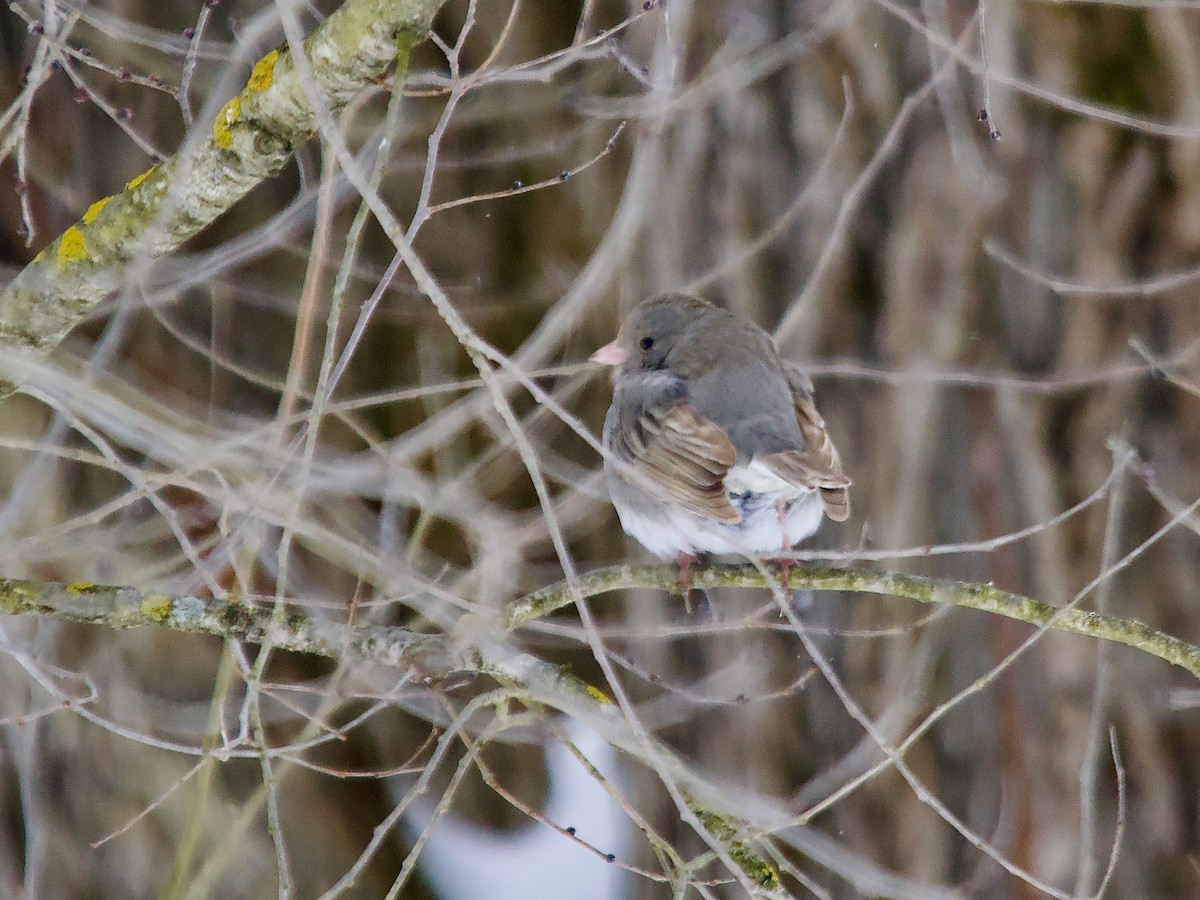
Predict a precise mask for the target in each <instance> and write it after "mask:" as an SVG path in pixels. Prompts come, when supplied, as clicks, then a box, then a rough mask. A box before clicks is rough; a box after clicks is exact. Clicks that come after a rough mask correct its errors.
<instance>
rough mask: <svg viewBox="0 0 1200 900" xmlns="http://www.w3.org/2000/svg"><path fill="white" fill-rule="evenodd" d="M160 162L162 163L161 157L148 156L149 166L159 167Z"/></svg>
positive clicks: (155, 155)
mask: <svg viewBox="0 0 1200 900" xmlns="http://www.w3.org/2000/svg"><path fill="white" fill-rule="evenodd" d="M162 161H163V158H162V157H161V156H159V155H158V154H157V153H151V154H150V165H152V166H160V165H162Z"/></svg>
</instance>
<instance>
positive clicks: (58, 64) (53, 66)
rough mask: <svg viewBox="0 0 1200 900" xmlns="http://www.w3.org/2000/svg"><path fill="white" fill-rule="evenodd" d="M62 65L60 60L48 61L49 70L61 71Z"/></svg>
mask: <svg viewBox="0 0 1200 900" xmlns="http://www.w3.org/2000/svg"><path fill="white" fill-rule="evenodd" d="M62 67H63V64H62V60H59V59H56V60H54V61H53V62H51V63H50V71H51V72H61V71H62Z"/></svg>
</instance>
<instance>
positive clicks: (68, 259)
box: [58, 225, 88, 272]
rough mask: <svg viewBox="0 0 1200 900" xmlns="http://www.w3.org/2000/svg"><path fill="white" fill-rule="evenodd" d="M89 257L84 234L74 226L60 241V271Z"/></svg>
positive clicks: (65, 232)
mask: <svg viewBox="0 0 1200 900" xmlns="http://www.w3.org/2000/svg"><path fill="white" fill-rule="evenodd" d="M87 256H88V250H87V243H86V242H85V241H84V240H83V232H82V231H80V230H79V229H78V228H76V227H75V226H74V225H72V226H71V227H70V228H68V229H67V230H66V231H64V232H63V236H62V237H61V238H59V240H58V270H59V271H60V272H61V271H62V270H63V269H65V268H66V267H67V266H69V265H71V264H72V263H77V262H82V261H83V260H85V259H87Z"/></svg>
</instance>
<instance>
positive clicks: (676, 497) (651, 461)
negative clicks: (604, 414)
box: [612, 401, 742, 524]
mask: <svg viewBox="0 0 1200 900" xmlns="http://www.w3.org/2000/svg"><path fill="white" fill-rule="evenodd" d="M612 450H613V453H614V454H615V455H616V457H617V458H618V459H620V460H621V461H623V462H625V463H628V464H629V465H631V466H632V467H633V469H634V472H635V473H639V474H641V475H642V476H644V477H642V478H635V479H633V480H631V479H630V478H628V477H627V476H626V480H627V481H631V483H633V484H636V485H638V486H639V487H642V488H643V489H645V490H647V491H650V492H652V493H661V494H663V495H664V496H665V497H667V498H669V499H670V500H672V501H673V502H675V503H677V504H679V505H680V506H682V507H683V508H684V509H686V510H688V511H689V512H694V513H697V514H698V515H701V516H705V517H707V518H710V519H715V520H717V521H718V522H723V523H726V524H734V523H736V522H740V521H741V518H742V517H741V515H739V514H738V511H737V510H736V509H734V508H733V506H732V505H731V504H730V502H729V498H728V497H727V496H726V494H725V475H726V473H727V472H728V471H729V470H730V468H731V467H732V466H733V464H734V462H735V461H736V460H737V451H736V450H735V449H734V448H733V444H732V443H731V442H730V440H729V437H728V436H727V435H726V434H725V432H724V431H722V430H721V429H720V428H719V427H718V426H717V425H715V424H713V423H712V422H711V421H709V420H708V419H706V418H704V417H703V416H701V415H699V414H697V413H696V411H695V410H694V409H692V407H691V405H690V404H688V403H687V402H686V401H676V402H675V403H673V404H671V405H654V404H651V405H648V406H646V407H645V408H643V409H642V410H641V412H640V414H639V415H638V419H637V423H636V425H635V426H634V427H633V428H628V429H618V430H617V431H616V432H615V433H614V436H613V445H612Z"/></svg>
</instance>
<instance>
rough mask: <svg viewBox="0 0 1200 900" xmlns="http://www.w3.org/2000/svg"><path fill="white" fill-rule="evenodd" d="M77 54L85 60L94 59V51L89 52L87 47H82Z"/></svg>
mask: <svg viewBox="0 0 1200 900" xmlns="http://www.w3.org/2000/svg"><path fill="white" fill-rule="evenodd" d="M77 52H78V53H79V55H80V56H82V57H83V58H84V59H91V58H92V51H91V50H89V49H88V48H87V47H80V48H79V50H78V51H77Z"/></svg>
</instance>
